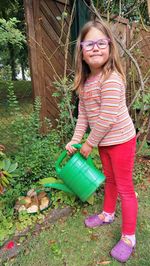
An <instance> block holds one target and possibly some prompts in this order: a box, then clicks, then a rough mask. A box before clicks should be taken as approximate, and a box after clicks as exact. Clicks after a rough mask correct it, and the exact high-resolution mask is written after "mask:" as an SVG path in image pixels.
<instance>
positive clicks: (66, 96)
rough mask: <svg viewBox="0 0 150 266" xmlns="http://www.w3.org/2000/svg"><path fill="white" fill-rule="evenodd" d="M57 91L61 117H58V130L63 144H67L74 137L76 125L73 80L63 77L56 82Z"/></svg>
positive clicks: (56, 95) (56, 96) (54, 94)
mask: <svg viewBox="0 0 150 266" xmlns="http://www.w3.org/2000/svg"><path fill="white" fill-rule="evenodd" d="M54 86H55V88H56V90H57V91H56V92H55V93H53V97H55V98H57V99H58V104H57V105H58V109H59V118H58V119H57V130H58V131H59V134H60V139H61V142H62V143H63V144H66V143H67V142H68V140H70V138H71V137H72V132H73V129H74V126H75V118H74V117H73V113H74V109H75V105H74V104H73V100H72V88H73V81H72V79H69V78H62V79H60V80H59V81H58V80H57V81H55V82H54Z"/></svg>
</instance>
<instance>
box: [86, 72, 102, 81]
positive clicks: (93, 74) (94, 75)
mask: <svg viewBox="0 0 150 266" xmlns="http://www.w3.org/2000/svg"><path fill="white" fill-rule="evenodd" d="M101 74H102V72H101V71H98V72H95V73H93V72H92V73H90V74H89V76H88V78H90V79H91V78H92V79H94V78H97V77H99V76H101Z"/></svg>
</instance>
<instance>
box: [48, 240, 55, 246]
mask: <svg viewBox="0 0 150 266" xmlns="http://www.w3.org/2000/svg"><path fill="white" fill-rule="evenodd" d="M54 243H56V240H49V241H48V244H50V245H51V244H54Z"/></svg>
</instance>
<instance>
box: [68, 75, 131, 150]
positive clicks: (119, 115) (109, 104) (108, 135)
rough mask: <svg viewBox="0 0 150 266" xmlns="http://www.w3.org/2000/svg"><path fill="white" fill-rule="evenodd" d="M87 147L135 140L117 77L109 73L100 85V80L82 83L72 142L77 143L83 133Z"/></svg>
mask: <svg viewBox="0 0 150 266" xmlns="http://www.w3.org/2000/svg"><path fill="white" fill-rule="evenodd" d="M88 126H89V127H90V129H91V131H90V134H89V136H88V138H87V142H88V143H89V144H90V145H91V146H93V147H94V146H97V145H99V146H110V145H115V144H121V143H124V142H126V141H128V140H130V139H132V138H133V137H134V136H135V129H134V125H133V122H132V120H131V117H130V116H129V113H128V109H127V106H126V99H125V86H124V83H123V81H122V79H121V77H120V76H119V75H118V74H117V73H116V72H113V73H112V74H111V75H110V77H109V78H108V79H107V80H106V81H104V82H102V81H101V78H100V76H96V77H95V78H89V79H87V80H86V82H85V84H84V87H83V90H81V92H80V94H79V115H78V120H77V124H76V127H75V132H74V135H73V138H72V140H73V141H75V142H77V143H79V142H80V141H81V139H82V137H83V135H84V133H85V132H86V130H87V127H88Z"/></svg>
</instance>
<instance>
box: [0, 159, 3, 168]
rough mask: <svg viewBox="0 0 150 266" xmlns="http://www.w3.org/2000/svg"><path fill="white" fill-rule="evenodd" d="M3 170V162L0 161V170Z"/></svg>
mask: <svg viewBox="0 0 150 266" xmlns="http://www.w3.org/2000/svg"><path fill="white" fill-rule="evenodd" d="M2 169H4V161H0V170H2Z"/></svg>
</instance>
